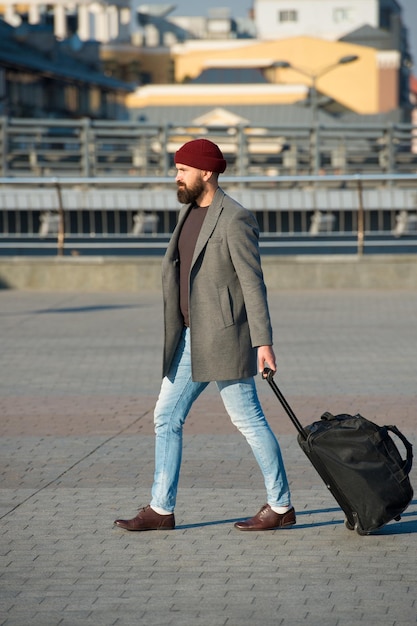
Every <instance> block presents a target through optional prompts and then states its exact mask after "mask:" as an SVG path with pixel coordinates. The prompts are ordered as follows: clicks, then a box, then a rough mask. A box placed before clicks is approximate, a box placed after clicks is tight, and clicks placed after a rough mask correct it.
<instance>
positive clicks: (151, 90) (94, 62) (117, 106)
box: [0, 0, 413, 124]
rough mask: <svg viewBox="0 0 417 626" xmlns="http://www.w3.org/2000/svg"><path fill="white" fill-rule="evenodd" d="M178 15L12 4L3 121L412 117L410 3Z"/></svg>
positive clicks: (288, 5) (261, 1)
mask: <svg viewBox="0 0 417 626" xmlns="http://www.w3.org/2000/svg"><path fill="white" fill-rule="evenodd" d="M174 9H175V4H156V3H149V4H141V3H139V2H137V1H136V0H109V1H105V0H100V1H91V0H74V1H72V2H66V1H64V0H55V1H54V2H52V3H48V4H45V3H43V2H42V0H30V2H27V3H16V2H15V1H14V0H3V2H1V3H0V12H1V15H2V21H1V22H0V27H1V40H0V61H1V75H0V93H1V104H0V107H1V113H2V114H4V115H8V116H20V117H42V116H55V117H80V116H91V117H93V118H97V117H101V118H110V119H111V118H114V119H131V120H138V121H141V122H151V123H175V124H190V123H193V122H195V120H196V119H198V120H201V119H202V116H203V119H206V120H212V121H213V122H214V123H221V122H222V121H225V122H228V123H230V122H231V120H235V122H236V123H246V124H261V123H263V124H268V123H272V122H273V123H276V122H280V123H281V122H282V123H285V122H286V121H288V120H289V119H290V120H292V121H294V122H296V123H299V122H300V121H303V122H304V123H309V122H311V121H313V118H314V117H315V116H318V117H319V118H323V119H324V120H326V119H329V118H334V117H335V116H336V117H337V118H338V119H339V120H340V119H343V120H345V121H347V122H348V121H349V120H351V119H356V118H357V116H360V117H363V116H366V117H367V118H368V119H369V120H371V119H378V120H381V119H386V120H390V121H409V120H410V119H411V118H410V116H411V111H412V109H413V102H412V98H411V97H410V93H411V92H410V80H411V69H412V59H411V55H410V52H409V45H408V32H407V28H406V27H405V25H404V23H403V20H402V10H401V2H399V1H397V0H360V1H358V0H344V2H343V3H342V4H341V3H340V0H253V6H252V9H251V10H250V11H249V12H248V15H247V16H246V17H239V18H235V17H233V15H232V14H231V12H230V10H228V9H227V8H208V9H207V8H206V9H205V10H206V11H207V13H206V15H201V16H188V17H187V16H175V17H174V16H173V15H172V13H173V12H174ZM318 16H319V17H318ZM347 58H349V59H351V61H350V62H348V63H347V62H345V60H346V59H347ZM353 58H355V60H353ZM375 116H376V117H375Z"/></svg>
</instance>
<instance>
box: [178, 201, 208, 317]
mask: <svg viewBox="0 0 417 626" xmlns="http://www.w3.org/2000/svg"><path fill="white" fill-rule="evenodd" d="M207 209H208V207H207V206H204V207H200V206H194V207H192V209H191V210H190V212H189V213H188V215H187V218H186V220H185V222H184V224H183V226H182V229H181V233H180V236H179V239H178V255H179V260H180V308H181V313H182V316H183V318H184V324H185V325H186V326H189V325H190V316H189V310H188V306H189V302H188V301H189V293H188V291H189V276H190V268H191V261H192V260H193V255H194V249H195V244H196V242H197V238H198V235H199V234H200V230H201V226H202V224H203V222H204V218H205V217H206V213H207Z"/></svg>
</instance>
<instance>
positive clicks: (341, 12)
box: [333, 7, 350, 24]
mask: <svg viewBox="0 0 417 626" xmlns="http://www.w3.org/2000/svg"><path fill="white" fill-rule="evenodd" d="M349 18H350V9H349V8H346V7H339V8H338V9H333V22H334V23H335V24H341V23H342V22H348V21H349Z"/></svg>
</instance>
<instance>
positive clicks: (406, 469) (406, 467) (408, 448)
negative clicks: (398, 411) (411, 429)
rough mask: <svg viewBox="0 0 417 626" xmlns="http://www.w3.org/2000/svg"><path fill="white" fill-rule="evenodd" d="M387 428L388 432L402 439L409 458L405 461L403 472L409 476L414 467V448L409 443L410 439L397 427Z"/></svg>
mask: <svg viewBox="0 0 417 626" xmlns="http://www.w3.org/2000/svg"><path fill="white" fill-rule="evenodd" d="M385 428H386V429H387V430H390V431H391V432H392V433H394V435H396V436H397V437H398V438H399V439H401V441H402V442H403V444H404V447H405V449H406V452H407V458H406V460H405V461H404V467H403V470H404V472H405V473H406V474H407V475H408V474H409V473H410V471H411V468H412V466H413V446H412V444H411V443H410V442H409V441H408V439H407V438H406V437H404V435H403V434H402V432H401V431H400V430H398V428H397V427H396V426H385Z"/></svg>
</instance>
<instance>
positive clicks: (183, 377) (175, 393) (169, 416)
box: [151, 328, 290, 511]
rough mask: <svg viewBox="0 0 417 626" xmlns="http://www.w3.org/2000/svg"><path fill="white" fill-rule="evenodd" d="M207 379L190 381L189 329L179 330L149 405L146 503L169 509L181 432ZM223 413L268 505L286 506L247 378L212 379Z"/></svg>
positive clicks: (277, 456)
mask: <svg viewBox="0 0 417 626" xmlns="http://www.w3.org/2000/svg"><path fill="white" fill-rule="evenodd" d="M208 384H209V383H200V382H193V380H192V379H191V353H190V331H189V329H188V328H187V329H184V332H183V334H182V337H181V340H180V342H179V344H178V348H177V351H176V354H175V357H174V361H173V363H172V367H171V370H170V372H169V374H168V376H166V377H165V378H164V379H163V381H162V386H161V391H160V394H159V398H158V401H157V403H156V407H155V413H154V423H155V435H156V441H155V475H154V483H153V487H152V500H151V506H155V507H160V508H162V509H165V510H166V511H173V510H174V508H175V502H176V497H177V489H178V481H179V475H180V467H181V459H182V430H183V426H184V422H185V420H186V417H187V415H188V413H189V411H190V409H191V406H192V404H193V403H194V402H195V400H196V399H197V398H198V396H199V395H200V394H201V393H202V391H204V389H205V388H206V387H207V385H208ZM216 385H217V388H218V389H219V391H220V395H221V398H222V400H223V404H224V406H225V409H226V411H227V413H228V414H229V416H230V419H231V420H232V422H233V424H234V425H235V426H236V427H237V428H238V430H239V431H240V432H241V433H242V434H243V436H244V437H245V438H246V440H247V442H248V443H249V445H250V447H251V448H252V451H253V454H254V456H255V459H256V461H257V462H258V465H259V467H260V469H261V472H262V474H263V477H264V482H265V487H266V492H267V501H268V504H269V505H270V506H287V505H289V504H290V491H289V487H288V481H287V476H286V473H285V468H284V463H283V461H282V456H281V450H280V447H279V444H278V441H277V439H276V437H275V435H274V433H273V432H272V430H271V428H270V427H269V424H268V422H267V421H266V419H265V416H264V414H263V411H262V407H261V405H260V402H259V399H258V394H257V391H256V386H255V381H254V379H253V378H243V379H239V380H226V381H218V382H216Z"/></svg>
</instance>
